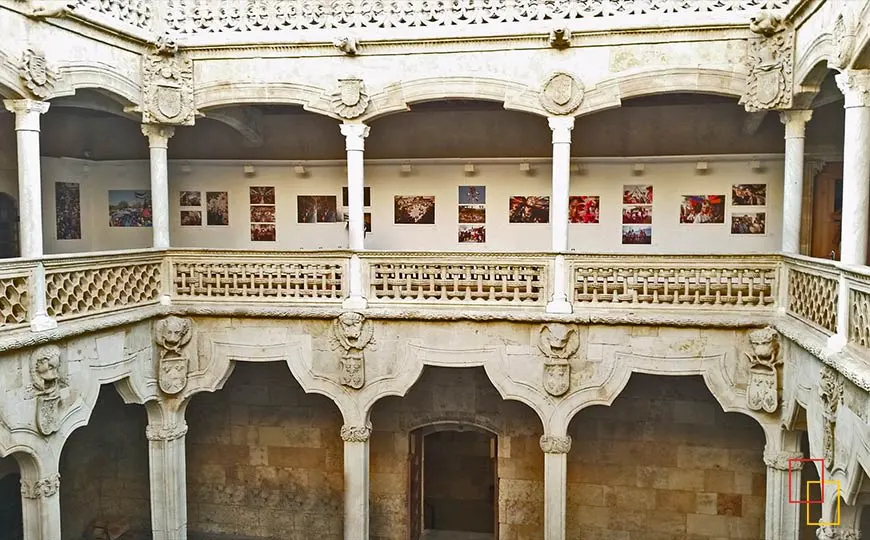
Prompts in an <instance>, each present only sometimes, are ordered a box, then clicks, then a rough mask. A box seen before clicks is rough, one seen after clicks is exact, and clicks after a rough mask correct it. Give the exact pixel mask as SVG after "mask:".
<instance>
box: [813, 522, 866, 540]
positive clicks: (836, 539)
mask: <svg viewBox="0 0 870 540" xmlns="http://www.w3.org/2000/svg"><path fill="white" fill-rule="evenodd" d="M816 538H818V539H819V540H859V539H860V538H861V531H857V530H855V529H851V528H849V527H840V526H839V525H836V526H832V525H822V526H821V527H819V528H818V529H816Z"/></svg>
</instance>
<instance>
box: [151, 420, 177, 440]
mask: <svg viewBox="0 0 870 540" xmlns="http://www.w3.org/2000/svg"><path fill="white" fill-rule="evenodd" d="M185 435H187V422H184V423H182V424H175V425H171V426H164V425H157V424H148V425H147V426H145V437H146V438H147V439H148V440H149V441H164V442H169V441H174V440H177V439H180V438H182V437H184V436H185Z"/></svg>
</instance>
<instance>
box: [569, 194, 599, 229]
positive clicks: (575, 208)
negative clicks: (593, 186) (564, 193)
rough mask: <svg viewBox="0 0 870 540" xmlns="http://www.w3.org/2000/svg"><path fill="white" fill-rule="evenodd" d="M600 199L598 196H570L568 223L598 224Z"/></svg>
mask: <svg viewBox="0 0 870 540" xmlns="http://www.w3.org/2000/svg"><path fill="white" fill-rule="evenodd" d="M600 212H601V210H600V197H599V196H598V195H571V196H570V197H568V221H569V222H570V223H599V219H600Z"/></svg>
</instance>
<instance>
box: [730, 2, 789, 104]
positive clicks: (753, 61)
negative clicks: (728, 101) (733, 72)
mask: <svg viewBox="0 0 870 540" xmlns="http://www.w3.org/2000/svg"><path fill="white" fill-rule="evenodd" d="M749 30H750V31H752V33H753V34H756V36H757V37H754V38H751V39H750V40H749V45H748V51H747V62H748V66H747V67H748V71H749V73H748V75H747V76H746V90H745V91H744V94H743V97H741V98H740V104H741V105H743V106H744V107H745V108H746V110H747V111H749V112H754V111H761V110H767V109H787V108H789V107H791V105H792V91H791V89H792V81H793V64H794V59H793V58H792V51H793V49H794V31H793V30H792V29H791V28H789V27H787V26H786V25H785V23H783V21H782V19H781V18H780V17H779V16H778V15H774V14H773V13H770V12H768V11H762V12H761V13H759V14H758V15H756V16H755V17H753V18H752V19H751V21H750V23H749Z"/></svg>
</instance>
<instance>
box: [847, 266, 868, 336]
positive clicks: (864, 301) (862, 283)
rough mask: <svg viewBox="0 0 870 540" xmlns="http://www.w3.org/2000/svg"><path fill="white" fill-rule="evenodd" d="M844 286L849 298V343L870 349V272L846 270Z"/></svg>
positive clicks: (865, 270)
mask: <svg viewBox="0 0 870 540" xmlns="http://www.w3.org/2000/svg"><path fill="white" fill-rule="evenodd" d="M843 277H844V278H845V279H844V285H845V287H846V290H847V294H846V297H847V298H848V303H849V310H848V315H847V316H848V324H847V332H848V342H849V343H851V344H853V345H855V346H857V347H860V348H862V349H870V270H867V269H853V268H849V269H845V270H844V272H843Z"/></svg>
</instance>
